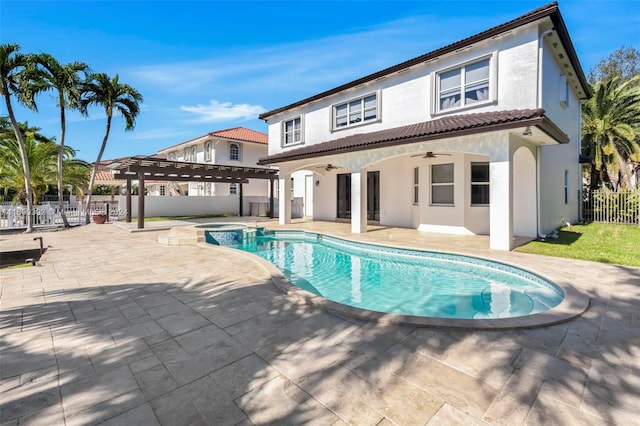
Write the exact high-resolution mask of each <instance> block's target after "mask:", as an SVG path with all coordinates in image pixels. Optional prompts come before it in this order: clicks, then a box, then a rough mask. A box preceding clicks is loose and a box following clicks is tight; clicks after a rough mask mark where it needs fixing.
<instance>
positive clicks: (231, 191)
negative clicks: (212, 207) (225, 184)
mask: <svg viewBox="0 0 640 426" xmlns="http://www.w3.org/2000/svg"><path fill="white" fill-rule="evenodd" d="M237 194H238V184H237V183H230V184H229V195H237Z"/></svg>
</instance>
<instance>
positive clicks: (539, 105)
mask: <svg viewBox="0 0 640 426" xmlns="http://www.w3.org/2000/svg"><path fill="white" fill-rule="evenodd" d="M553 31H554V28H550V29H548V30H546V31H543V32H542V34H540V35H539V36H538V84H537V87H536V98H537V99H536V108H542V65H543V62H542V57H543V56H544V55H543V54H542V48H543V45H544V40H543V38H544V36H546V35H547V34H550V33H551V32H553ZM540 148H541V147H540V146H537V147H536V201H537V202H536V227H537V231H536V234H537V235H538V237H539V238H542V239H544V238H545V237H546V234H542V225H541V224H540V205H541V199H540Z"/></svg>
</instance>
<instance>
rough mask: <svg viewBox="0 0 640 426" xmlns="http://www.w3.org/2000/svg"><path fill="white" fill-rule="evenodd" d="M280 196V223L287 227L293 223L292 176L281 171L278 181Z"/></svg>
mask: <svg viewBox="0 0 640 426" xmlns="http://www.w3.org/2000/svg"><path fill="white" fill-rule="evenodd" d="M278 186H279V192H280V193H279V195H278V207H279V210H280V211H279V213H278V223H279V224H280V225H286V224H288V223H291V174H290V173H285V172H283V171H282V170H280V177H279V179H278Z"/></svg>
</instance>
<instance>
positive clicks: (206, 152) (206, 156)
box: [204, 141, 211, 161]
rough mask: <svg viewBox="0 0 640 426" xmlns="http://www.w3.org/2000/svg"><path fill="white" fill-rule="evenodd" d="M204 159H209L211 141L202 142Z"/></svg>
mask: <svg viewBox="0 0 640 426" xmlns="http://www.w3.org/2000/svg"><path fill="white" fill-rule="evenodd" d="M204 161H211V141H207V142H205V143H204Z"/></svg>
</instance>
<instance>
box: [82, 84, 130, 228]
mask: <svg viewBox="0 0 640 426" xmlns="http://www.w3.org/2000/svg"><path fill="white" fill-rule="evenodd" d="M141 103H142V95H141V94H140V93H139V92H138V91H137V90H136V89H134V88H133V87H131V86H129V85H127V84H122V83H120V82H119V81H118V74H116V75H115V77H113V78H109V76H108V75H107V74H105V73H97V74H93V75H91V76H90V79H89V80H88V81H87V83H86V84H85V87H84V89H83V94H82V99H81V101H80V108H81V111H82V112H83V113H84V114H87V108H88V107H89V106H91V105H96V106H102V107H103V108H104V110H105V112H106V114H107V126H106V129H105V132H104V137H103V139H102V145H101V146H100V151H99V152H98V158H97V159H96V162H95V163H94V166H93V172H92V173H91V180H90V182H89V191H88V192H89V194H88V195H87V203H86V206H85V209H86V212H87V213H86V222H87V223H89V208H90V206H91V191H92V189H93V185H94V183H95V180H96V173H97V172H98V166H99V164H100V160H101V159H102V154H103V153H104V149H105V148H106V146H107V140H108V139H109V131H110V130H111V119H112V118H113V113H114V112H117V113H119V114H120V115H121V116H122V117H123V118H124V120H125V130H126V131H130V130H133V129H134V127H135V123H136V117H137V116H138V113H139V112H140V104H141Z"/></svg>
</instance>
